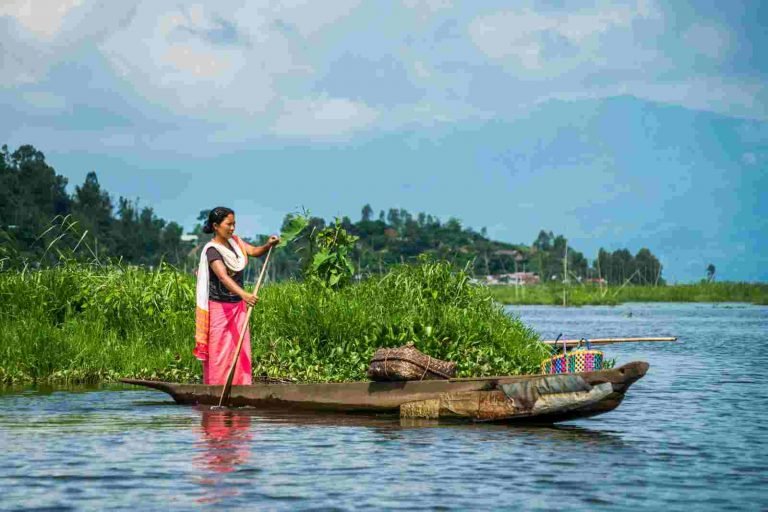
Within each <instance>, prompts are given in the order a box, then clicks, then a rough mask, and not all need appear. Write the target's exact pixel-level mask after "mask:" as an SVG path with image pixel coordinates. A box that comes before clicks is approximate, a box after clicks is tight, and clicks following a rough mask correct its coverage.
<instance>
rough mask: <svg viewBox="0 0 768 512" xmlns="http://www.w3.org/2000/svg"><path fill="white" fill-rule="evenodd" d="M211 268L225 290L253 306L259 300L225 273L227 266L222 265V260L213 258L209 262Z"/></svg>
mask: <svg viewBox="0 0 768 512" xmlns="http://www.w3.org/2000/svg"><path fill="white" fill-rule="evenodd" d="M211 269H212V270H213V273H214V274H216V277H218V278H219V281H221V283H222V284H223V285H224V286H226V288H227V290H229V291H231V292H232V293H234V294H235V295H238V296H239V297H240V298H241V299H243V300H244V301H245V302H246V303H247V304H248V305H249V306H253V305H255V304H256V303H257V302H258V301H259V298H258V297H256V296H255V295H253V294H252V293H248V292H247V291H245V290H243V289H242V288H241V287H240V285H239V284H237V283H236V282H235V280H234V279H232V278H231V277H229V273H227V267H226V266H225V265H224V262H223V261H221V260H214V261H213V262H211Z"/></svg>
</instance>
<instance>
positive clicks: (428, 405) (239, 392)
mask: <svg viewBox="0 0 768 512" xmlns="http://www.w3.org/2000/svg"><path fill="white" fill-rule="evenodd" d="M647 371H648V363H645V362H641V361H637V362H632V363H628V364H625V365H624V366H621V367H619V368H614V369H610V370H601V371H596V372H585V373H572V374H559V375H523V376H509V377H481V378H469V379H449V380H430V381H426V380H425V381H407V382H345V383H324V384H266V383H257V384H253V385H250V386H233V387H232V394H231V397H230V402H229V403H230V405H232V406H235V407H243V406H250V407H256V408H261V409H272V410H285V411H297V412H298V411H317V412H338V413H363V414H391V415H399V416H400V417H403V418H425V419H438V420H457V419H458V420H461V419H464V420H471V421H481V422H535V423H555V422H559V421H566V420H572V419H577V418H587V417H590V416H595V415H598V414H602V413H604V412H608V411H611V410H613V409H615V408H616V407H618V405H619V404H620V403H621V401H622V400H623V399H624V393H626V391H627V389H629V387H630V386H631V385H632V384H633V383H634V382H635V381H637V380H638V379H640V378H642V377H643V376H644V375H645V373H646V372H647ZM121 381H122V382H124V383H127V384H135V385H137V386H144V387H149V388H153V389H158V390H160V391H164V392H166V393H168V394H169V395H171V397H173V399H174V400H175V401H176V403H178V404H185V405H194V404H203V405H216V404H218V402H219V397H220V396H221V391H222V387H221V386H208V385H204V384H175V383H170V382H159V381H149V380H135V379H121Z"/></svg>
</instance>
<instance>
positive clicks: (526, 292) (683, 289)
mask: <svg viewBox="0 0 768 512" xmlns="http://www.w3.org/2000/svg"><path fill="white" fill-rule="evenodd" d="M563 290H565V299H566V304H567V305H569V306H584V305H591V304H594V305H615V304H620V303H623V302H749V303H752V304H768V284H766V283H732V282H714V283H696V284H677V285H665V286H624V287H612V288H605V287H604V288H600V287H599V286H598V285H591V284H590V285H583V286H582V285H578V284H572V285H570V286H565V287H564V286H563V285H562V284H541V285H534V286H521V287H519V288H518V289H515V287H514V286H490V287H489V291H490V293H491V295H492V296H493V297H494V298H495V299H496V300H498V301H499V302H501V303H504V304H551V305H562V304H563Z"/></svg>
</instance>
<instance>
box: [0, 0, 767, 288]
mask: <svg viewBox="0 0 768 512" xmlns="http://www.w3.org/2000/svg"><path fill="white" fill-rule="evenodd" d="M766 25H768V2H760V1H754V2H740V1H729V2H720V1H716V0H712V1H696V2H693V1H691V2H687V1H676V2H655V1H652V0H638V1H627V2H602V1H583V2H577V1H573V2H572V1H567V0H562V1H556V0H550V1H541V2H527V1H507V2H497V1H490V0H489V1H484V2H453V1H451V0H402V1H401V2H396V1H394V0H393V1H368V2H360V1H355V0H332V1H317V0H316V1H298V0H297V1H285V2H276V1H260V0H249V1H245V0H231V1H230V0H217V1H210V2H208V1H203V2H198V3H193V2H166V1H162V0H151V1H150V0H146V1H136V2H129V1H125V2H115V1H99V0H34V1H33V0H0V141H2V142H4V143H7V144H8V145H9V146H10V147H11V149H14V148H15V147H17V146H18V145H20V144H25V143H30V144H33V145H34V146H36V147H37V148H38V149H40V150H42V151H43V152H44V153H45V154H46V157H47V159H48V161H49V163H50V164H51V165H53V166H54V167H55V168H56V170H57V171H58V172H59V173H61V174H64V175H65V176H67V177H68V178H69V180H70V185H71V186H72V185H75V184H79V183H81V182H82V180H83V178H84V176H85V174H86V173H87V172H88V171H91V170H95V171H96V172H97V173H98V175H99V178H100V181H101V183H102V184H103V185H104V186H105V187H106V188H107V189H108V190H109V191H110V192H111V193H112V194H114V195H115V196H119V195H122V196H126V197H130V198H138V199H139V200H140V201H141V204H144V205H150V206H152V207H154V208H155V210H156V211H157V213H158V214H159V215H160V216H162V217H164V218H167V219H173V220H177V221H179V222H181V223H182V224H184V225H185V226H186V227H191V225H192V224H193V222H194V219H195V217H196V215H197V212H198V211H199V210H201V209H204V208H209V207H211V206H214V205H217V204H224V205H230V206H232V207H234V208H235V209H236V211H237V212H238V221H239V223H238V224H239V229H240V230H241V232H242V233H244V234H246V235H248V234H250V233H256V232H259V233H262V232H268V231H275V230H277V229H279V226H280V221H281V219H282V217H283V215H284V214H285V213H286V212H289V211H292V210H295V209H297V208H299V207H306V208H308V209H309V210H310V211H311V212H312V213H313V214H316V215H321V216H325V217H330V216H333V215H349V216H350V217H352V218H357V217H358V216H359V212H360V209H361V207H362V205H363V204H365V203H370V204H371V205H372V206H373V208H374V210H376V211H378V210H379V209H388V208H390V207H402V208H406V209H408V210H411V211H413V212H416V211H426V212H428V213H432V214H437V215H439V216H441V217H442V218H444V219H446V218H448V217H449V216H455V217H458V218H459V219H461V220H462V221H463V223H464V224H465V225H469V226H472V227H474V228H476V229H480V228H481V227H487V228H488V231H489V233H490V234H491V235H492V236H493V237H495V238H497V239H500V240H505V241H509V242H525V243H530V242H531V241H532V240H533V239H534V238H535V236H536V234H537V233H538V231H539V229H542V228H544V229H547V230H553V231H555V232H558V233H563V234H565V235H566V236H567V237H568V238H569V241H570V243H571V245H572V246H574V247H576V248H577V249H580V250H582V251H584V252H585V253H587V255H588V256H589V257H593V256H594V254H595V253H596V251H597V249H598V248H599V247H601V246H602V247H606V248H609V249H615V248H619V247H628V248H630V249H631V250H633V251H636V250H638V249H639V248H641V247H649V248H650V249H651V250H652V251H653V252H654V253H656V254H658V255H659V256H660V257H661V260H662V262H663V263H664V265H665V275H666V276H667V278H668V279H670V280H672V281H689V280H695V279H699V278H701V277H702V276H703V275H704V274H705V268H706V265H707V264H708V263H714V264H715V265H716V266H717V268H718V275H719V276H720V277H721V278H723V279H725V278H728V279H739V280H768V220H767V219H768V206H766V205H767V204H768V177H766V168H767V167H768V89H766V83H768V80H767V79H768V57H766V53H765V48H768V31H766V30H765V26H766Z"/></svg>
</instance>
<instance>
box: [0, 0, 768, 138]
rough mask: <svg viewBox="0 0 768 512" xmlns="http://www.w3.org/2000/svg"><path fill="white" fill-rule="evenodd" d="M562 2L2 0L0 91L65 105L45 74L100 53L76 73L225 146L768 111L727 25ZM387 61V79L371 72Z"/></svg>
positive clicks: (597, 3) (61, 88) (650, 7)
mask: <svg viewBox="0 0 768 512" xmlns="http://www.w3.org/2000/svg"><path fill="white" fill-rule="evenodd" d="M0 2H2V0H0ZM552 4H554V3H548V4H547V5H550V6H551V5H552ZM565 4H566V7H556V8H555V7H547V6H544V5H543V4H541V3H537V2H534V1H532V0H523V1H522V2H520V3H515V7H514V8H510V9H506V10H495V11H490V12H489V11H487V9H484V8H483V5H484V4H482V3H480V4H458V3H457V4H456V5H454V3H453V2H451V1H448V0H402V1H401V2H399V3H396V4H392V5H391V6H389V5H388V6H386V7H383V6H382V5H381V4H378V3H375V2H374V3H362V4H361V3H360V2H359V0H334V2H317V1H312V0H287V1H283V2H275V1H271V0H218V1H217V2H213V1H211V0H197V1H195V3H175V4H169V3H166V2H155V1H151V0H140V1H137V2H120V3H116V2H113V1H109V0H51V2H49V3H47V4H46V5H47V6H48V9H43V10H41V8H40V5H41V2H34V3H33V2H31V1H29V0H16V1H13V2H10V3H8V2H6V3H2V4H0V29H4V28H9V29H10V30H8V31H7V35H4V38H3V41H2V50H3V55H2V58H0V87H5V88H7V89H8V90H10V91H14V92H16V93H18V96H19V97H22V98H23V101H24V102H26V103H27V104H28V105H29V106H36V107H37V108H40V109H42V110H47V111H49V112H50V111H51V110H52V109H55V108H66V106H67V105H76V104H77V101H70V98H69V97H68V95H67V93H66V91H67V90H68V89H69V90H71V89H72V87H75V86H77V87H82V84H77V85H74V84H73V83H64V84H62V83H56V84H46V83H44V81H45V79H46V76H47V74H48V73H49V71H50V70H51V69H54V68H55V67H56V66H58V65H62V64H63V65H65V66H76V65H80V63H81V62H82V61H80V60H78V59H81V58H82V56H83V55H88V56H89V58H90V60H89V61H88V62H89V64H87V65H95V66H99V65H100V63H101V61H102V59H105V61H106V62H107V63H108V66H107V68H106V69H100V68H94V69H87V68H86V66H87V65H83V67H82V71H83V73H82V75H81V76H84V77H87V76H89V75H90V76H95V75H97V74H98V73H102V75H101V76H104V75H105V74H114V75H117V76H119V77H120V78H121V80H122V81H123V82H124V83H125V84H127V85H128V86H129V88H130V89H132V90H133V91H134V92H135V94H136V95H137V96H138V97H139V98H128V99H127V100H126V101H130V102H131V103H132V104H133V105H141V103H140V99H141V98H143V99H145V100H146V101H147V102H148V103H150V104H151V105H152V108H151V109H148V110H152V111H153V115H156V113H157V108H156V107H160V109H161V110H163V111H165V113H166V114H167V115H168V116H169V119H173V120H174V121H175V120H179V121H180V123H179V127H180V128H179V129H183V127H184V126H185V122H186V121H188V120H190V118H191V119H193V120H194V121H195V122H199V124H198V129H202V128H200V126H201V125H206V126H207V129H208V130H209V134H215V136H216V137H221V138H222V139H226V140H230V141H232V142H235V141H236V140H237V139H238V137H240V138H241V139H240V140H247V139H251V138H253V137H258V136H261V135H264V134H281V135H286V136H287V135H290V136H306V137H322V138H324V137H332V136H334V135H348V134H349V133H353V132H356V131H359V130H362V129H367V128H370V127H376V128H378V129H384V130H390V129H399V128H402V127H403V126H411V125H413V124H418V125H421V126H429V125H434V124H435V123H448V122H461V121H466V120H469V119H475V120H476V119H492V118H507V119H509V118H513V117H515V116H518V115H521V113H523V112H524V111H525V109H526V108H528V107H529V106H531V105H535V104H537V103H540V102H543V101H548V100H551V99H564V100H580V99H595V98H606V97H612V96H616V95H632V96H636V97H638V98H642V99H647V100H651V101H657V102H663V103H668V104H674V105H681V106H684V107H687V108H691V109H696V110H706V111H715V112H721V113H725V114H728V115H736V116H743V117H746V118H753V119H767V118H768V110H767V109H768V92H766V88H765V86H764V84H762V83H758V82H756V81H750V80H749V79H748V78H745V76H746V75H741V76H739V77H729V75H728V74H727V72H726V71H722V70H720V69H719V68H718V66H722V65H724V63H725V62H727V60H728V57H729V56H730V55H734V54H735V53H736V50H737V48H736V47H735V45H736V43H737V42H738V41H739V40H740V39H739V38H737V37H735V36H734V34H732V33H731V32H729V30H728V27H727V26H725V25H718V24H717V23H715V22H713V21H707V22H699V21H697V20H696V19H693V20H691V19H686V20H685V22H683V21H681V20H678V19H675V20H673V19H671V17H669V16H667V17H665V16H666V15H667V12H666V11H663V10H662V9H660V8H659V7H657V6H656V4H655V3H654V2H653V1H650V0H648V1H644V0H627V1H626V2H608V1H604V0H594V1H593V2H586V3H580V4H579V5H580V7H577V8H571V7H569V6H568V5H569V4H568V3H565ZM467 6H469V7H467ZM384 14H386V16H384ZM350 16H354V18H353V20H354V23H352V22H351V19H350ZM366 23H372V24H374V26H375V28H376V30H361V27H365V26H367V25H366ZM678 26H679V27H682V28H678ZM671 27H672V28H674V30H677V31H678V34H677V35H676V36H675V37H674V38H672V37H670V35H669V32H670V30H671ZM663 37H666V39H663ZM349 56H352V57H354V58H345V57H349ZM361 62H362V64H364V65H362V64H361ZM355 65H357V67H355ZM385 66H386V67H387V69H386V71H387V73H385V75H386V76H387V78H386V79H375V78H371V77H379V74H378V73H379V71H380V70H382V69H383V68H384V67H385ZM703 67H706V72H704V71H702V69H703ZM78 71H79V70H78ZM329 77H333V78H334V80H329ZM110 78H111V77H110ZM398 80H399V81H398ZM108 81H109V80H103V82H107V83H108ZM41 91H46V92H41ZM23 94H27V96H22V95H23ZM46 94H48V96H45V95H46ZM137 100H138V101H137ZM344 116H347V118H344ZM166 120H167V119H165V120H158V121H166ZM186 126H188V125H186ZM302 134H303V135H302Z"/></svg>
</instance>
